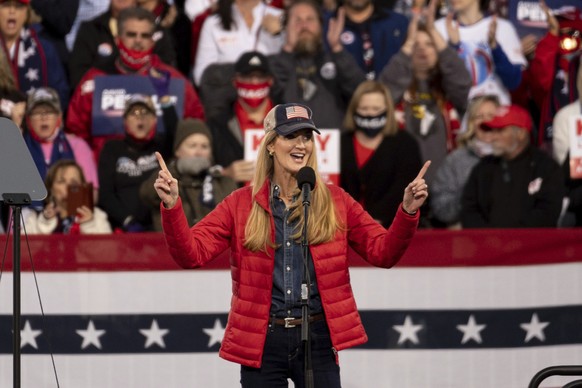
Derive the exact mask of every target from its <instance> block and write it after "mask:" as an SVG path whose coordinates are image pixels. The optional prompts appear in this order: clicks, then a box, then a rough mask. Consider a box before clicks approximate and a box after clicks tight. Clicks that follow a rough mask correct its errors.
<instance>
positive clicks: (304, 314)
mask: <svg viewBox="0 0 582 388" xmlns="http://www.w3.org/2000/svg"><path fill="white" fill-rule="evenodd" d="M301 191H302V196H303V233H302V237H301V246H302V248H303V270H304V272H303V282H302V283H301V341H302V342H303V348H304V355H305V360H304V362H305V365H304V368H305V387H306V388H314V386H313V366H312V364H311V341H310V338H309V337H310V336H309V294H310V291H309V288H310V286H311V279H310V278H311V276H310V275H309V242H308V240H307V220H308V215H309V206H310V205H311V198H310V197H311V188H310V187H309V184H304V185H303V187H302V188H301Z"/></svg>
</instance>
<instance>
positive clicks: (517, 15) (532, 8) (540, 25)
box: [507, 0, 582, 38]
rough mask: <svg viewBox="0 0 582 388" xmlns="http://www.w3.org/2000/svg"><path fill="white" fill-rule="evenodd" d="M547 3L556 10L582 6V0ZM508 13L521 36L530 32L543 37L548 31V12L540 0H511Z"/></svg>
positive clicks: (556, 0) (548, 0)
mask: <svg viewBox="0 0 582 388" xmlns="http://www.w3.org/2000/svg"><path fill="white" fill-rule="evenodd" d="M546 4H547V5H548V7H549V8H550V9H551V10H554V11H556V10H558V9H560V8H562V7H576V8H578V9H581V8H582V0H547V1H546ZM507 13H508V15H507V17H508V18H509V20H510V21H511V22H512V23H513V25H514V26H515V28H516V30H517V34H518V35H519V37H520V38H523V37H524V36H526V35H528V34H534V35H536V36H538V37H539V38H541V37H542V36H544V35H545V34H546V33H547V32H548V22H547V20H546V14H545V13H544V10H543V9H542V7H541V6H540V2H539V0H535V1H534V0H518V1H510V2H509V7H508V10H507Z"/></svg>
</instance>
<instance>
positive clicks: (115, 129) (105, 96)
mask: <svg viewBox="0 0 582 388" xmlns="http://www.w3.org/2000/svg"><path fill="white" fill-rule="evenodd" d="M184 87H185V85H184V80H183V79H180V78H171V80H170V86H169V88H168V95H169V96H170V98H171V101H172V102H173V103H174V106H175V107H176V114H177V115H178V117H183V115H184ZM138 93H139V94H146V95H148V96H151V98H152V101H153V103H154V105H155V106H156V114H157V116H158V126H157V129H156V130H157V132H158V133H163V132H164V131H165V128H164V123H163V120H162V119H161V116H162V110H161V108H160V104H159V102H158V96H157V94H156V90H155V88H154V86H153V85H152V82H151V81H150V79H149V77H146V76H142V75H104V76H98V77H95V91H94V92H93V110H92V125H93V129H92V134H93V136H109V135H123V133H124V130H123V111H124V109H125V101H126V100H127V99H128V98H129V96H131V95H132V94H138Z"/></svg>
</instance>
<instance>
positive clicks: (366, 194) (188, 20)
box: [0, 0, 582, 234]
mask: <svg viewBox="0 0 582 388" xmlns="http://www.w3.org/2000/svg"><path fill="white" fill-rule="evenodd" d="M496 4H497V2H495V1H492V2H491V4H490V2H489V1H486V0H464V1H452V2H450V4H449V5H448V7H443V6H442V4H441V3H440V2H437V1H436V0H425V1H423V0H416V1H393V2H385V1H374V0H343V1H342V0H319V1H318V0H271V1H268V0H204V1H202V0H98V1H96V0H0V42H1V43H2V49H1V50H0V115H1V116H3V117H7V118H10V119H11V120H13V121H14V122H15V123H16V124H17V125H18V126H19V127H20V128H21V130H22V133H23V136H24V139H25V143H26V145H27V146H28V148H29V150H30V153H31V155H32V157H33V160H34V162H35V164H36V166H37V168H38V170H39V173H40V175H41V177H42V178H43V179H45V182H46V185H47V190H48V192H49V196H48V198H47V199H46V200H45V201H44V203H42V204H37V205H36V206H33V207H31V208H30V209H27V211H26V212H25V215H26V219H25V226H26V227H27V228H28V231H29V232H31V233H44V234H50V233H111V232H114V233H133V232H142V231H159V230H160V228H161V222H160V209H159V202H160V201H159V198H157V195H156V193H155V190H154V188H153V182H154V181H155V179H156V177H157V173H158V171H159V168H160V167H159V164H158V160H157V159H156V156H155V153H156V152H159V153H160V155H161V156H163V157H164V158H165V159H166V160H168V161H169V162H168V169H169V171H170V172H171V174H172V176H174V177H175V178H176V179H178V181H179V182H180V190H181V193H180V196H181V198H182V202H181V203H182V206H183V207H184V209H185V213H186V215H187V218H188V223H189V225H190V226H191V225H193V224H195V223H197V222H198V221H200V220H201V219H202V218H203V217H204V216H205V215H207V214H208V213H209V212H210V211H211V210H212V209H214V208H215V206H216V205H217V204H218V203H219V202H221V201H222V200H223V199H224V198H226V197H227V196H228V195H229V194H230V193H231V192H233V191H234V190H235V189H237V188H238V187H243V186H245V185H249V184H251V183H252V182H251V180H252V178H253V176H254V175H255V170H256V167H257V166H256V161H254V160H252V157H250V156H249V152H248V149H247V148H248V147H249V141H248V136H249V134H251V133H253V131H255V130H257V129H263V120H264V118H265V116H266V114H267V112H269V111H270V110H271V109H272V108H273V107H274V106H276V105H277V104H284V103H298V104H303V105H305V106H307V107H309V108H310V109H311V111H313V120H314V124H315V126H316V127H317V128H319V129H331V130H335V131H337V132H338V133H339V143H340V147H339V156H338V161H339V166H340V171H339V174H338V175H339V181H338V182H337V183H338V184H339V186H340V187H342V188H343V189H344V190H345V191H346V192H347V193H349V194H350V195H351V196H352V197H353V198H354V199H355V200H356V201H357V202H358V203H360V204H361V205H362V206H363V207H364V208H365V209H366V210H367V211H368V212H369V213H370V215H371V216H372V217H373V218H374V219H375V220H376V221H378V222H379V223H381V224H382V225H384V226H389V225H390V224H391V223H392V222H393V219H394V216H395V214H396V212H397V209H398V206H399V203H400V202H401V196H402V189H403V187H405V186H406V184H407V183H408V182H410V181H412V180H413V179H414V177H415V176H416V174H417V173H418V171H419V169H420V168H421V166H422V165H423V163H424V162H426V161H428V160H430V161H431V162H432V164H431V168H430V169H429V170H428V171H427V174H426V177H425V179H426V183H427V185H428V186H429V187H430V193H431V196H430V197H429V198H428V200H427V201H426V202H425V203H424V205H423V207H422V209H421V221H420V226H421V227H424V228H451V229H458V228H484V227H513V228H521V227H558V226H560V227H565V226H581V225H582V131H581V130H580V128H582V110H581V108H580V107H581V106H582V105H581V102H580V96H581V95H582V71H580V70H579V69H580V55H581V53H582V40H581V35H582V14H581V11H580V9H579V8H576V7H568V6H564V7H561V8H559V9H549V8H548V6H547V5H546V4H545V3H544V1H543V0H541V2H540V4H539V7H540V10H541V11H542V12H543V13H544V14H545V16H546V19H547V30H546V31H545V32H544V34H542V36H540V37H537V36H534V35H526V36H522V37H520V36H519V35H518V32H517V29H516V27H515V26H514V25H513V24H512V23H511V21H510V20H508V19H507V13H506V12H507V11H506V9H504V8H500V7H496ZM255 132H256V131H255ZM251 154H252V153H251ZM85 182H87V183H90V184H91V185H92V187H93V196H94V198H93V203H94V206H92V207H91V208H87V207H86V206H81V207H79V209H78V211H77V212H76V213H75V214H69V211H68V208H67V206H66V204H67V190H66V189H65V188H63V187H66V186H67V185H69V186H70V185H80V184H84V183H85ZM9 213H10V212H9V209H7V208H6V207H5V206H3V208H2V213H1V215H0V216H1V220H2V228H3V229H4V230H6V228H7V222H8V220H9Z"/></svg>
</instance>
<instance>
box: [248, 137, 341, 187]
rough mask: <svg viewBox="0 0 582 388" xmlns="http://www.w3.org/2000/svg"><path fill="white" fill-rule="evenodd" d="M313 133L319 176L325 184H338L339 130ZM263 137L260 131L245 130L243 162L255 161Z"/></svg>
mask: <svg viewBox="0 0 582 388" xmlns="http://www.w3.org/2000/svg"><path fill="white" fill-rule="evenodd" d="M319 131H320V132H321V134H320V135H317V134H315V133H314V137H313V139H314V142H315V148H316V152H317V166H318V170H319V174H320V175H321V176H322V177H323V179H325V181H326V182H327V183H333V184H336V185H338V184H339V174H340V131H339V129H320V130H319ZM264 136H265V131H264V130H262V129H247V130H246V131H245V132H244V149H245V160H250V161H256V160H257V155H258V152H259V146H260V145H261V140H263V137H264Z"/></svg>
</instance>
